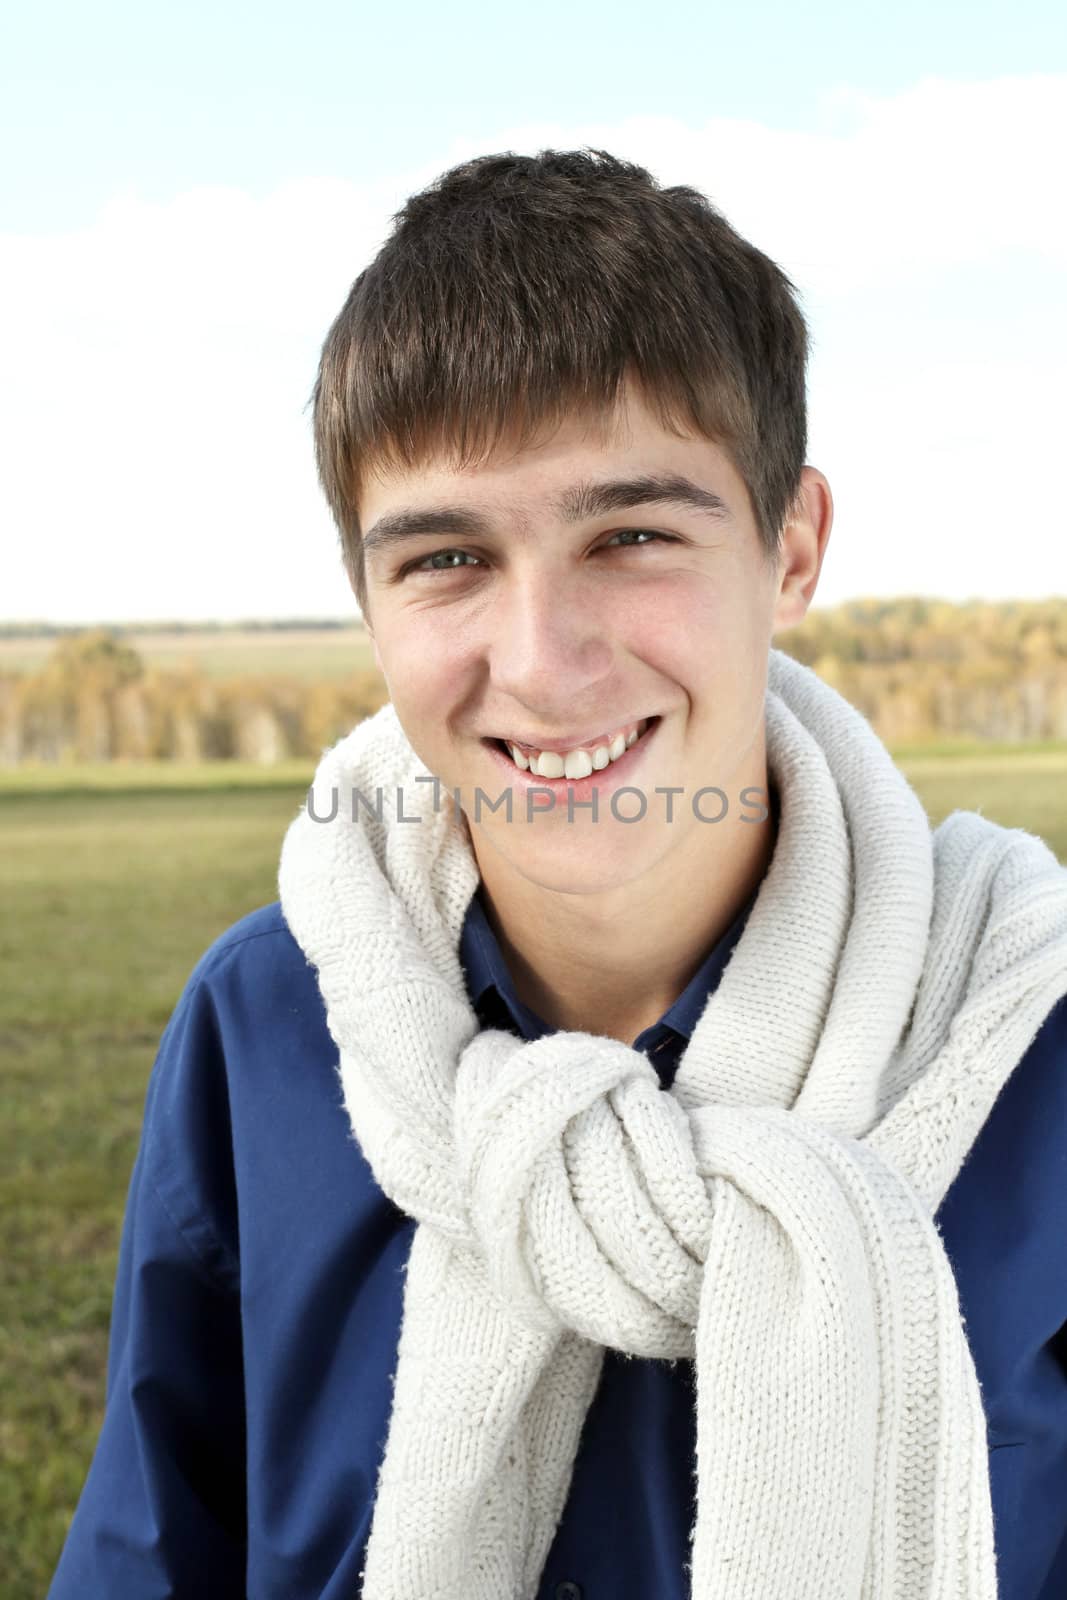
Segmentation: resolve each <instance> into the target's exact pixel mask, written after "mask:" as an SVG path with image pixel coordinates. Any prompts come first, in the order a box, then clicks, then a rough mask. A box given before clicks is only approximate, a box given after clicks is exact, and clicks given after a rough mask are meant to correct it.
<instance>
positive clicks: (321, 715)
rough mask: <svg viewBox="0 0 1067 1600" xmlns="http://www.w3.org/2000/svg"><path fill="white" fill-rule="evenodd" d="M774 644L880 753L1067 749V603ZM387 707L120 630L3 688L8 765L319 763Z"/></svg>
mask: <svg viewBox="0 0 1067 1600" xmlns="http://www.w3.org/2000/svg"><path fill="white" fill-rule="evenodd" d="M340 625H342V624H337V623H335V622H332V621H331V622H328V623H325V624H324V626H327V627H331V628H332V627H335V626H340ZM343 625H345V626H350V624H343ZM249 626H250V624H242V627H243V628H248V627H249ZM263 626H264V627H267V626H269V625H266V624H264V625H263ZM275 626H278V627H284V623H281V624H275ZM313 626H314V624H308V623H307V622H302V623H301V624H300V627H301V628H302V629H304V630H306V629H308V628H309V627H313ZM154 631H157V632H158V631H159V625H158V624H157V625H156V627H155V629H154ZM190 631H193V630H190ZM195 631H203V630H195ZM773 643H774V644H775V646H776V647H777V648H779V649H781V650H783V651H784V652H785V653H786V654H788V655H791V656H793V657H794V658H795V659H796V660H799V661H801V662H803V663H804V664H805V665H806V666H810V667H812V668H813V670H814V671H815V672H817V673H818V675H819V676H820V677H821V678H822V679H823V680H824V681H825V682H827V683H829V684H830V685H831V686H832V687H833V688H835V689H837V690H838V692H839V693H841V694H842V695H843V696H844V697H845V699H847V700H848V701H849V702H850V703H851V704H853V705H854V706H856V708H857V709H858V710H859V711H861V712H862V713H863V715H864V716H865V717H866V718H867V719H868V721H869V722H870V723H871V725H872V727H873V728H874V730H875V732H876V733H877V734H878V735H879V737H880V738H882V739H883V740H884V741H885V742H886V743H887V744H903V743H922V742H924V741H927V740H938V739H948V738H972V739H979V740H983V739H987V740H1004V741H1009V742H1010V741H1024V740H1026V741H1030V740H1043V739H1067V600H1059V599H1051V600H1046V601H1004V602H999V603H998V602H987V601H971V602H968V603H966V604H962V605H956V604H953V603H951V602H948V601H941V600H927V599H923V598H921V597H918V598H916V597H907V598H902V599H892V600H853V601H848V602H846V603H845V604H843V605H840V606H834V607H826V608H814V609H813V610H811V611H809V613H808V615H807V617H805V619H804V621H803V623H801V624H800V625H799V626H798V627H796V628H793V629H790V630H789V631H788V632H786V633H783V634H782V635H780V636H778V637H776V638H775V639H774V641H773ZM386 698H387V696H386V690H385V685H384V683H383V681H382V679H381V677H380V675H379V674H378V673H377V672H376V671H374V670H369V671H368V670H355V671H353V673H352V674H351V675H348V676H345V677H340V678H338V677H330V678H323V679H321V680H319V681H314V682H311V683H308V682H306V681H303V680H299V679H296V678H292V677H287V676H286V675H285V674H283V673H272V674H269V675H263V674H261V675H256V676H253V675H249V674H244V675H240V676H234V677H230V678H225V679H220V678H216V677H211V676H208V675H207V674H205V673H203V672H201V671H199V670H197V669H195V668H191V667H189V666H183V667H180V668H166V669H164V668H161V667H159V666H156V665H154V664H152V663H151V662H146V661H145V660H144V659H143V658H142V656H141V655H140V653H139V652H138V651H137V649H136V648H135V647H134V646H133V645H132V644H131V643H129V641H128V639H127V638H126V637H124V630H122V629H119V628H116V627H98V628H83V629H70V628H64V629H62V630H61V631H59V632H57V635H56V639H55V643H54V646H53V648H52V650H51V652H50V654H49V655H48V657H47V658H46V660H45V661H44V662H43V663H42V665H41V666H40V667H39V668H37V669H36V670H34V671H29V672H0V764H2V765H8V766H11V765H14V764H17V763H19V762H22V761H28V760H43V761H60V760H82V761H113V760H122V759H133V760H167V761H182V760H194V761H204V760H206V761H215V760H218V761H224V760H233V759H237V760H245V761H253V762H259V763H263V764H268V765H269V764H272V763H275V762H278V761H284V760H287V759H306V760H309V761H314V760H317V759H318V757H319V756H320V755H321V753H322V751H323V750H324V749H326V748H327V747H328V746H329V745H331V744H333V743H334V742H335V741H336V740H337V739H339V738H341V737H342V735H343V734H345V733H347V732H348V731H349V729H351V728H352V727H354V726H355V724H356V723H357V722H359V721H360V720H361V719H362V718H363V717H366V716H369V715H370V714H371V713H372V712H374V711H376V710H377V709H378V708H379V706H381V705H382V704H383V703H384V702H385V700H386Z"/></svg>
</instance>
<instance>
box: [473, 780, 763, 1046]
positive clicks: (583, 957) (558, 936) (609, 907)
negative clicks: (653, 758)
mask: <svg viewBox="0 0 1067 1600" xmlns="http://www.w3.org/2000/svg"><path fill="white" fill-rule="evenodd" d="M749 781H751V782H752V783H753V785H755V786H758V787H761V788H762V789H763V790H764V792H766V791H767V788H768V783H767V776H766V771H765V770H764V772H763V776H762V779H761V778H759V777H755V778H752V779H751V780H749ZM735 813H736V808H735ZM776 836H777V826H776V812H775V806H774V803H773V801H772V806H771V808H770V814H769V815H768V816H767V818H766V819H765V820H764V821H763V822H759V823H756V822H752V821H742V820H741V817H740V814H730V815H728V816H727V817H726V818H724V819H723V821H722V822H721V823H717V824H715V825H714V826H710V825H702V824H700V823H696V824H695V825H694V826H693V827H691V828H690V829H689V831H688V833H687V835H686V837H685V839H684V840H683V841H682V842H681V843H680V844H678V845H677V846H676V847H675V848H674V849H672V850H671V851H670V852H669V854H668V855H667V856H666V857H665V858H663V859H661V860H659V861H657V862H655V863H654V864H653V865H652V866H651V867H650V868H649V869H648V870H647V871H646V872H645V873H644V874H643V875H642V876H640V877H638V878H636V879H633V880H631V881H630V882H628V883H626V884H624V885H621V886H619V887H618V888H615V889H613V890H612V891H611V892H610V894H607V895H602V894H597V895H592V894H573V893H561V892H559V891H558V890H555V889H550V888H545V887H544V886H543V885H541V884H538V883H535V882H531V881H530V879H528V878H525V877H523V876H521V875H520V874H519V873H517V872H515V871H514V870H513V869H512V868H511V866H510V863H509V862H507V861H506V860H504V859H503V858H502V857H501V856H500V853H499V852H498V851H496V850H493V849H491V848H483V849H480V848H479V841H478V834H477V830H472V844H473V847H474V851H475V856H476V859H477V861H478V867H479V871H480V874H481V880H482V881H481V885H480V890H479V892H480V895H481V899H482V903H483V906H484V908H485V913H486V917H487V919H488V921H489V924H490V926H491V927H492V929H493V932H494V934H495V935H496V938H497V941H498V943H499V944H500V948H501V952H502V954H503V956H504V960H505V962H506V963H507V967H508V971H509V972H510V974H511V977H512V980H513V982H514V984H515V992H516V994H517V995H518V997H519V999H520V1000H521V1001H522V1003H523V1004H524V1005H526V1006H528V1007H529V1008H530V1010H531V1011H533V1012H534V1013H535V1014H536V1015H537V1016H539V1017H540V1018H541V1019H542V1020H543V1021H544V1022H546V1023H547V1024H548V1025H549V1026H550V1027H553V1028H560V1029H565V1030H568V1031H571V1032H584V1033H591V1034H596V1035H600V1036H603V1037H605V1038H611V1039H619V1040H621V1041H622V1042H623V1043H624V1044H632V1043H633V1042H634V1040H635V1039H636V1038H637V1037H638V1036H639V1035H640V1034H641V1033H642V1032H643V1031H644V1029H645V1028H648V1027H651V1026H652V1024H653V1023H655V1022H658V1021H659V1019H660V1018H661V1017H662V1016H663V1014H664V1012H665V1011H667V1010H668V1009H669V1008H670V1006H672V1005H673V1004H674V1002H675V1000H677V999H678V996H679V995H680V994H681V993H682V992H683V990H684V989H685V987H686V985H687V984H688V983H689V982H690V980H691V979H692V977H693V975H694V974H695V973H696V972H697V971H698V969H699V968H700V966H701V965H702V964H703V962H704V961H705V960H706V959H707V956H708V954H709V953H710V951H711V950H712V948H713V947H714V946H715V945H716V944H717V943H718V941H719V940H720V939H721V938H722V936H723V934H724V933H725V932H726V931H727V929H728V928H729V927H730V924H731V923H732V922H733V921H734V919H735V918H736V917H737V915H738V913H739V912H740V911H741V908H742V907H743V906H744V905H745V904H746V902H747V901H748V900H749V899H750V898H751V896H752V894H753V893H754V892H755V890H756V888H757V886H758V885H759V883H760V882H761V880H762V878H763V876H764V874H765V873H766V871H767V867H768V865H769V864H770V860H771V857H772V855H773V853H774V844H775V839H776ZM698 886H699V887H698Z"/></svg>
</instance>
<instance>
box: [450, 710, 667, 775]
mask: <svg viewBox="0 0 1067 1600" xmlns="http://www.w3.org/2000/svg"><path fill="white" fill-rule="evenodd" d="M661 721H662V718H661V717H659V716H655V717H648V718H647V719H646V720H645V726H644V728H643V729H642V730H641V732H640V733H639V734H638V736H637V738H636V739H635V740H634V742H633V744H630V745H627V746H626V747H625V748H624V749H623V750H621V751H620V752H619V754H618V756H616V757H615V758H614V759H612V760H609V761H608V762H607V764H606V766H604V767H599V768H598V767H594V769H593V774H590V776H593V775H595V773H596V772H598V771H599V772H608V771H610V770H611V768H612V767H613V766H615V765H616V764H617V763H618V762H619V761H622V760H624V759H625V757H626V756H628V755H629V753H630V751H631V750H635V749H636V748H637V746H638V745H639V744H641V743H642V742H643V741H644V739H645V738H646V737H647V735H648V734H650V733H651V732H652V731H653V730H654V729H655V728H656V727H658V725H659V723H660V722H661ZM482 743H483V744H488V745H492V746H493V748H494V749H496V750H499V751H500V753H501V755H503V756H504V757H506V759H507V760H508V762H510V764H511V765H512V766H513V767H515V769H516V771H523V770H525V769H523V768H520V767H519V766H518V763H517V762H516V761H515V760H514V758H513V756H512V754H511V748H510V746H509V744H508V741H507V740H506V739H496V738H487V739H483V741H482ZM530 770H531V771H532V768H531V769H530ZM534 775H535V776H540V774H534ZM543 781H544V782H546V783H564V782H567V781H570V782H577V781H578V780H577V779H570V780H567V779H566V778H565V777H560V778H545V779H544V780H543Z"/></svg>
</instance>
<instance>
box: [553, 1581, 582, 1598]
mask: <svg viewBox="0 0 1067 1600" xmlns="http://www.w3.org/2000/svg"><path fill="white" fill-rule="evenodd" d="M556 1600H582V1586H581V1584H580V1583H571V1581H570V1579H569V1578H568V1579H566V1580H565V1581H564V1582H563V1583H557V1584H556Z"/></svg>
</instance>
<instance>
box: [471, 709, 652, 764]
mask: <svg viewBox="0 0 1067 1600" xmlns="http://www.w3.org/2000/svg"><path fill="white" fill-rule="evenodd" d="M654 721H655V717H652V716H648V717H623V718H622V719H621V720H620V721H618V722H602V723H601V724H600V726H599V727H598V728H597V729H596V730H595V732H593V733H591V734H589V735H588V736H587V737H586V738H584V739H575V738H570V737H568V738H566V739H520V738H519V737H518V736H517V735H515V734H510V733H496V734H489V735H488V736H487V737H489V738H490V739H503V740H504V743H505V744H522V745H526V746H527V748H528V749H530V750H551V751H554V752H555V753H556V754H557V755H564V754H565V753H566V752H567V751H568V750H588V749H590V748H592V746H593V745H594V744H595V743H596V741H597V740H598V739H602V738H603V737H604V735H605V733H612V732H614V730H616V729H618V728H629V727H631V726H633V727H637V726H638V724H640V723H642V722H644V723H649V722H654Z"/></svg>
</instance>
